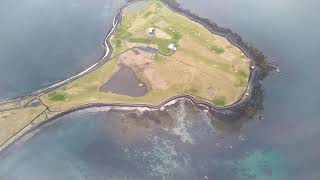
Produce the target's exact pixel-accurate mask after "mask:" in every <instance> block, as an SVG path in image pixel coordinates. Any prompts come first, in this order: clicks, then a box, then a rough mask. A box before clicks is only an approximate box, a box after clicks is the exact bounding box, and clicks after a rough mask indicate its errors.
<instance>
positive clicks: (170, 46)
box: [168, 44, 177, 51]
mask: <svg viewBox="0 0 320 180" xmlns="http://www.w3.org/2000/svg"><path fill="white" fill-rule="evenodd" d="M168 48H169V49H171V50H173V51H176V50H177V48H176V46H175V45H174V44H169V46H168Z"/></svg>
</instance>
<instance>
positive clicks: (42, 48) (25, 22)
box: [0, 0, 124, 100]
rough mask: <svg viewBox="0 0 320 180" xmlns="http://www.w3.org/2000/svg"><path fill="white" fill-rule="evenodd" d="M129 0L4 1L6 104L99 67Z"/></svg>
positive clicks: (0, 52) (0, 51)
mask: <svg viewBox="0 0 320 180" xmlns="http://www.w3.org/2000/svg"><path fill="white" fill-rule="evenodd" d="M123 4H124V0H94V1H87V0H69V1H62V0H56V1H51V0H3V1H1V3H0V27H1V28H0V100H3V99H7V98H12V97H16V96H21V95H25V94H26V93H30V92H32V91H35V90H38V89H40V88H45V87H47V86H49V85H51V84H54V83H56V82H59V81H62V80H64V79H66V78H68V77H70V76H72V75H75V74H77V73H79V72H81V71H83V70H84V69H86V68H88V67H89V66H90V65H92V64H94V63H95V62H97V61H98V60H99V58H101V57H102V56H103V54H104V49H103V46H102V43H103V41H104V38H105V36H106V34H107V31H108V30H109V29H110V28H111V25H112V20H113V16H114V15H115V13H116V11H117V10H118V9H119V8H120V7H121V6H122V5H123Z"/></svg>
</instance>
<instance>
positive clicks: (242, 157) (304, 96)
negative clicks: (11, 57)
mask: <svg viewBox="0 0 320 180" xmlns="http://www.w3.org/2000/svg"><path fill="white" fill-rule="evenodd" d="M181 3H182V5H183V7H185V8H188V9H191V10H192V11H194V12H195V13H197V14H199V15H200V16H202V17H207V18H210V19H212V20H213V21H215V22H217V23H218V24H219V25H222V26H225V27H229V28H231V29H232V30H233V31H234V32H237V33H239V34H240V35H241V36H242V37H243V38H244V39H245V41H248V42H250V43H252V44H253V46H255V47H258V48H259V49H261V50H262V51H263V52H264V54H265V55H266V56H268V57H269V58H270V59H271V60H272V61H274V62H276V63H277V64H279V65H280V74H279V75H277V76H270V77H269V78H268V79H266V80H265V81H264V82H263V87H264V89H265V99H264V111H263V112H262V114H263V117H264V118H263V120H260V119H259V118H258V117H256V118H254V119H251V120H248V121H246V122H241V123H234V124H223V123H222V124H221V123H218V122H215V121H213V124H212V126H211V124H210V123H208V122H210V121H208V118H209V119H210V118H212V117H208V116H207V115H206V113H205V112H199V111H196V110H194V108H193V107H192V106H191V105H179V106H177V107H172V111H173V112H171V113H169V114H170V115H169V116H168V115H162V116H163V119H162V121H161V122H163V123H162V124H161V125H154V124H148V125H146V124H145V123H146V122H145V121H143V123H139V122H140V121H134V120H132V118H131V121H130V122H132V124H130V126H129V125H128V124H125V123H124V124H122V125H123V126H122V128H121V129H122V130H119V126H117V125H119V123H120V122H123V121H124V120H123V117H124V116H125V114H126V113H127V112H126V111H124V112H119V111H115V112H91V113H87V112H77V113H74V114H70V115H68V116H65V117H63V118H61V119H60V120H58V121H56V123H55V124H54V125H53V126H51V127H50V128H48V129H46V130H44V131H42V132H41V133H40V134H39V135H37V136H35V137H34V138H33V139H31V140H30V141H29V142H27V143H26V144H25V145H22V146H21V147H20V149H19V148H18V149H14V150H12V151H10V152H9V153H8V154H5V155H4V154H2V155H0V177H3V179H10V178H13V177H14V179H19V178H20V179H22V178H24V179H35V178H39V179H41V178H42V177H44V176H45V177H52V179H55V178H56V179H64V178H65V179H79V177H81V178H84V179H86V178H87V179H90V178H91V179H99V178H101V179H102V178H105V177H106V176H107V177H116V178H120V179H121V178H127V179H130V178H128V177H131V178H132V179H140V178H141V179H143V178H145V179H148V178H150V176H153V177H159V176H164V177H176V178H180V179H181V178H190V179H194V178H205V176H207V177H208V178H209V179H240V180H241V179H250V178H251V179H257V180H269V179H275V180H278V179H279V180H282V179H290V180H291V179H293V180H301V179H303V180H315V179H319V177H320V173H319V170H320V168H319V162H320V156H319V152H320V144H319V143H318V137H319V136H320V122H319V115H320V112H319V106H320V104H319V101H320V97H319V95H318V90H319V88H320V81H319V79H318V78H317V77H318V74H319V73H320V71H319V67H320V62H319V55H318V52H319V47H320V43H319V42H320V37H319V36H318V34H317V33H318V32H320V21H319V20H318V17H319V12H318V7H320V2H319V1H316V0H308V1H298V0H284V1H276V0H269V1H263V2H261V1H255V0H244V1H238V0H225V1H220V0H198V1H193V0H182V1H181ZM1 7H2V6H1ZM1 17H3V16H2V15H1V16H0V18H1ZM96 25H97V26H91V27H90V29H92V30H97V29H99V24H98V23H97V24H96ZM95 28H97V29H95ZM99 30H100V29H99ZM101 31H103V30H102V29H101ZM100 42H101V40H99V41H97V43H100ZM0 44H2V42H1V43H0ZM92 49H95V48H94V47H93V48H92ZM90 60H91V59H90ZM90 60H89V61H90ZM1 61H2V60H1ZM89 61H88V62H89ZM90 62H91V61H90ZM89 64H90V63H89ZM31 67H32V66H31ZM70 67H71V68H72V67H73V66H70ZM70 67H69V68H70ZM0 68H2V66H1V67H0ZM69 70H70V69H68V68H66V71H69ZM44 75H45V73H44ZM1 78H2V77H1ZM44 79H45V78H44ZM27 82H28V81H26V83H27ZM1 88H2V84H1ZM133 119H134V118H133ZM138 119H141V117H140V118H138ZM152 120H155V117H154V116H150V117H149V121H152ZM149 121H148V122H149ZM170 122H174V123H170ZM178 122H180V123H178ZM185 122H191V123H186V124H185ZM188 124H189V125H188ZM125 125H127V126H128V127H131V128H129V132H128V129H126V127H127V126H125ZM117 127H118V128H117ZM132 127H140V128H132ZM162 127H165V128H164V129H163V128H162ZM130 129H133V130H132V131H133V132H132V131H130ZM155 129H156V130H155ZM135 130H136V131H135ZM126 137H131V138H136V139H129V140H128V139H126ZM190 139H191V140H192V141H190ZM165 155H166V156H165ZM143 157H145V158H143ZM141 159H142V160H141ZM139 160H141V161H139ZM137 164H138V165H141V166H138V165H137ZM191 169H192V170H194V171H191ZM0 179H1V178H0Z"/></svg>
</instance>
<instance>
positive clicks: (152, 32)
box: [148, 27, 156, 36]
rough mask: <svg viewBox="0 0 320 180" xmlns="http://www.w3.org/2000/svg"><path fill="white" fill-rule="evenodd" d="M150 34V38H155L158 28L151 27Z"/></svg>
mask: <svg viewBox="0 0 320 180" xmlns="http://www.w3.org/2000/svg"><path fill="white" fill-rule="evenodd" d="M148 32H149V35H150V36H154V35H155V32H156V28H154V27H150V28H149V29H148Z"/></svg>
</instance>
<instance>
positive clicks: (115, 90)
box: [0, 0, 255, 151]
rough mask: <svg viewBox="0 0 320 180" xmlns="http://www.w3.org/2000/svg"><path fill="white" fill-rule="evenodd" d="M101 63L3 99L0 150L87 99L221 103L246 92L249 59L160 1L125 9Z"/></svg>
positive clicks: (122, 102)
mask: <svg viewBox="0 0 320 180" xmlns="http://www.w3.org/2000/svg"><path fill="white" fill-rule="evenodd" d="M115 21H116V22H114V27H113V28H114V30H113V31H112V33H110V34H109V35H108V37H107V39H106V42H107V47H106V48H108V51H107V53H108V54H107V56H106V57H104V59H103V63H102V64H99V66H97V67H95V68H93V69H92V70H90V71H88V72H86V73H83V74H81V76H80V75H79V77H77V78H75V79H71V80H68V81H65V82H64V83H62V84H59V86H56V87H54V88H51V89H50V90H49V91H44V92H41V93H35V94H33V95H30V96H27V97H25V98H22V99H18V100H14V101H11V102H6V103H2V104H0V127H1V131H0V145H1V146H0V151H1V147H2V148H3V147H5V146H6V145H8V144H10V143H12V142H13V141H14V140H16V139H17V138H19V137H21V136H22V135H23V134H24V133H25V132H27V131H29V130H30V129H32V128H33V127H35V126H36V125H38V124H39V123H42V122H45V121H47V120H49V119H51V118H52V117H55V116H57V115H59V114H61V113H63V112H66V111H70V109H76V108H79V107H83V106H86V105H90V104H110V105H112V104H114V105H123V106H125V105H128V106H130V105H134V106H145V105H148V106H157V105H160V104H162V103H163V102H167V101H168V99H172V98H174V97H181V96H188V97H192V98H193V99H194V100H195V101H197V102H204V103H205V104H208V105H210V106H212V107H221V108H223V107H226V106H230V105H232V104H234V103H237V102H239V101H240V100H241V99H243V98H245V97H246V96H249V91H248V89H250V88H248V87H249V86H250V83H249V82H250V76H251V73H252V71H253V70H254V69H255V66H254V64H253V62H252V61H251V59H250V58H249V57H248V56H247V55H246V54H245V53H244V52H243V51H242V50H241V49H240V48H239V47H238V46H236V45H235V44H233V43H232V42H230V41H229V40H228V39H227V38H226V37H224V36H221V35H217V34H214V33H212V32H210V31H209V30H208V29H207V28H206V27H205V26H203V25H202V24H200V23H198V22H196V21H193V20H192V19H190V18H189V17H186V16H184V15H182V14H180V13H178V12H176V11H174V10H172V9H171V8H170V7H168V6H167V5H166V4H164V3H162V2H161V1H157V0H151V1H148V2H135V3H131V4H128V5H127V6H126V7H124V8H122V9H121V10H120V11H119V14H117V17H116V18H115Z"/></svg>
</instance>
